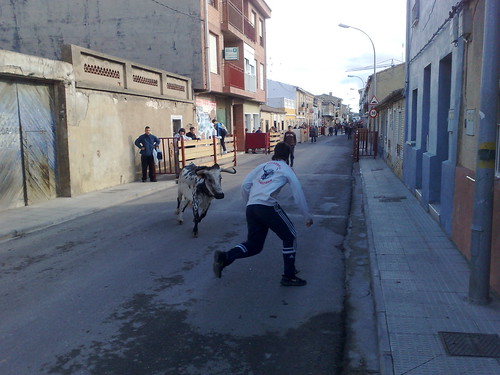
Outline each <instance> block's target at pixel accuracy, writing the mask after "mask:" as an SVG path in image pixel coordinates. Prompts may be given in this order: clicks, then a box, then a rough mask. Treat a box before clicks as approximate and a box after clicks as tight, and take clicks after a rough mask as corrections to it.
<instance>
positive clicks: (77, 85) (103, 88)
mask: <svg viewBox="0 0 500 375" xmlns="http://www.w3.org/2000/svg"><path fill="white" fill-rule="evenodd" d="M66 52H71V53H70V54H68V56H69V57H68V59H69V61H67V62H62V61H54V60H48V59H44V58H39V57H35V56H29V55H24V54H20V53H16V52H10V51H3V50H0V76H2V77H9V78H10V79H12V80H18V79H19V80H24V81H25V80H34V79H36V80H38V82H42V83H45V84H47V85H51V86H53V87H54V93H55V108H54V113H53V115H54V118H55V124H54V126H55V133H56V138H57V144H56V146H55V147H56V149H57V150H56V152H57V159H58V165H59V178H58V184H59V186H58V192H59V193H58V194H59V196H73V195H79V194H82V193H86V192H90V191H95V190H100V189H103V188H107V187H112V186H115V185H119V184H123V183H127V182H131V181H135V180H137V179H138V178H139V175H140V169H141V168H140V156H139V153H138V148H137V147H135V146H134V141H135V139H136V138H137V137H138V136H139V135H141V134H143V133H144V127H145V125H149V126H150V127H151V128H152V133H153V134H154V135H156V136H157V137H169V136H172V135H173V133H172V130H173V119H174V118H175V119H176V121H179V120H180V121H181V125H182V126H187V125H188V124H189V123H193V124H194V123H195V107H194V101H193V92H192V87H191V80H190V79H189V78H187V77H182V76H178V75H175V74H171V73H168V72H165V71H161V70H158V69H153V68H148V67H143V66H140V65H137V64H133V63H131V62H129V61H127V60H123V59H118V58H114V57H111V56H107V55H103V54H100V53H97V52H93V51H90V50H86V49H83V48H79V47H76V46H71V51H69V50H68V51H66ZM79 53H81V54H82V56H84V58H80V57H78V54H79ZM71 54H72V57H71ZM91 58H92V63H91V64H89V61H90V60H89V59H91ZM85 64H87V67H88V66H89V65H93V66H96V67H98V69H97V71H98V72H100V73H99V74H96V73H95V72H94V73H92V72H90V71H89V69H87V70H85V69H82V66H83V65H85ZM110 71H111V72H112V74H113V77H110V76H109V72H110ZM101 73H102V74H101ZM104 74H108V76H106V75H104ZM116 77H119V78H116ZM141 84H142V86H141ZM129 86H130V87H129ZM0 165H1V161H0Z"/></svg>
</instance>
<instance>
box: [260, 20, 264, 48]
mask: <svg viewBox="0 0 500 375" xmlns="http://www.w3.org/2000/svg"><path fill="white" fill-rule="evenodd" d="M259 43H260V45H261V46H263V45H264V21H262V20H261V19H260V18H259Z"/></svg>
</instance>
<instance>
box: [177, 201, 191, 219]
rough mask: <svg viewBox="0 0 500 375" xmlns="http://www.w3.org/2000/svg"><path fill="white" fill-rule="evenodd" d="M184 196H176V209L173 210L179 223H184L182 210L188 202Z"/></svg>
mask: <svg viewBox="0 0 500 375" xmlns="http://www.w3.org/2000/svg"><path fill="white" fill-rule="evenodd" d="M182 198H184V197H181V198H179V197H178V198H177V209H176V210H175V213H176V214H177V222H178V223H179V224H182V223H184V218H183V215H182V214H183V213H184V210H185V209H186V207H187V206H188V204H189V200H188V199H186V198H184V199H182Z"/></svg>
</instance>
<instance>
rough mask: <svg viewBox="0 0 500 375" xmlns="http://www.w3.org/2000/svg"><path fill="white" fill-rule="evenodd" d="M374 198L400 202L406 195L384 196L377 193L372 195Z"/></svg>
mask: <svg viewBox="0 0 500 375" xmlns="http://www.w3.org/2000/svg"><path fill="white" fill-rule="evenodd" d="M373 198H375V199H378V200H379V202H401V200H402V199H406V197H397V196H396V197H386V196H384V195H378V196H375V197H373Z"/></svg>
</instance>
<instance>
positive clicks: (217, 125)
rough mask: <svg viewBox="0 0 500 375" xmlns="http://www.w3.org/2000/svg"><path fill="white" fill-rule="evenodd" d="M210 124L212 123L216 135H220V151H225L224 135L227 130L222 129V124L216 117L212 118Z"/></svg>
mask: <svg viewBox="0 0 500 375" xmlns="http://www.w3.org/2000/svg"><path fill="white" fill-rule="evenodd" d="M212 124H214V128H215V131H216V136H217V137H220V145H221V146H222V150H223V151H222V153H223V154H225V153H226V141H225V138H226V135H227V130H226V129H224V126H222V123H220V122H218V121H217V120H216V119H213V120H212Z"/></svg>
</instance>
